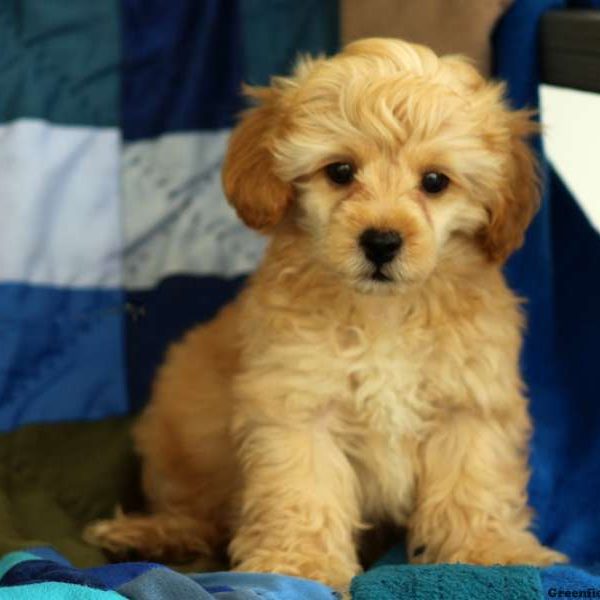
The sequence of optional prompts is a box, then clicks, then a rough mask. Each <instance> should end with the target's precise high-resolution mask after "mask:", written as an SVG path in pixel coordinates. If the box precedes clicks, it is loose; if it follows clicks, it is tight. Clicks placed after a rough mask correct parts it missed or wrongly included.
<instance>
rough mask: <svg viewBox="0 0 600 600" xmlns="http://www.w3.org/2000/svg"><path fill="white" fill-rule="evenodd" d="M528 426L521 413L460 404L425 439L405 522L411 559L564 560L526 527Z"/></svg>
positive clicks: (528, 518)
mask: <svg viewBox="0 0 600 600" xmlns="http://www.w3.org/2000/svg"><path fill="white" fill-rule="evenodd" d="M516 412H517V413H518V411H516ZM527 431H528V421H527V418H526V417H525V416H524V415H523V413H521V417H520V418H515V417H514V415H512V416H511V415H509V416H506V417H505V420H500V419H498V420H494V419H492V418H486V419H484V418H483V417H477V416H475V415H471V414H470V413H468V412H464V413H461V412H459V413H457V414H455V415H453V416H452V417H451V418H449V419H448V421H447V422H444V423H443V424H442V425H440V426H439V428H438V429H437V430H436V431H434V433H433V434H432V435H431V437H430V438H429V439H428V440H427V441H426V442H424V444H423V447H422V449H421V456H420V465H419V473H418V478H419V489H418V499H417V506H416V510H415V513H414V514H413V516H412V517H411V520H410V523H409V557H410V558H411V560H412V561H413V562H419V563H420V562H465V563H474V564H532V565H548V564H552V563H556V562H565V561H566V557H565V556H564V555H562V554H560V553H559V552H555V551H554V550H551V549H550V548H546V547H544V546H542V545H541V544H540V543H539V542H538V540H537V539H536V538H535V536H534V535H533V534H532V533H531V532H530V531H528V527H529V525H530V521H531V511H530V509H529V508H528V507H527V496H526V486H527V480H528V470H527V460H526V458H527V457H526V452H525V448H526V441H527Z"/></svg>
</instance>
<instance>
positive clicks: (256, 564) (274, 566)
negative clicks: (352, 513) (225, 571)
mask: <svg viewBox="0 0 600 600" xmlns="http://www.w3.org/2000/svg"><path fill="white" fill-rule="evenodd" d="M233 570H234V571H244V572H251V573H278V574H281V575H292V576H294V577H303V578H304V579H312V580H314V581H319V582H321V583H324V584H325V585H328V586H329V587H332V588H334V589H335V590H337V591H338V592H340V593H342V594H343V593H345V592H347V591H348V590H349V587H350V581H351V580H352V578H353V577H354V576H355V575H358V574H359V572H360V567H359V566H358V565H357V564H355V563H353V562H348V561H345V560H344V559H343V558H340V559H339V560H335V559H333V558H332V557H331V556H322V557H319V556H311V557H310V558H309V557H305V556H301V555H289V554H288V555H286V556H285V557H284V556H282V555H281V554H271V553H258V552H257V553H255V554H254V555H252V556H249V557H248V558H246V559H245V560H243V561H242V562H241V563H239V564H238V565H236V566H235V567H234V569H233Z"/></svg>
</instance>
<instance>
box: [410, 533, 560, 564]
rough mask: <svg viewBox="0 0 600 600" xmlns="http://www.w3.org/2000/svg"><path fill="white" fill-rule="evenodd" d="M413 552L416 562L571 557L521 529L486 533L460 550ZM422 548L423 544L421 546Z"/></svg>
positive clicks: (522, 561) (543, 561) (547, 561)
mask: <svg viewBox="0 0 600 600" xmlns="http://www.w3.org/2000/svg"><path fill="white" fill-rule="evenodd" d="M424 548H425V549H424V550H423V552H420V553H419V552H414V553H413V557H412V562H415V563H427V562H438V563H467V564H472V565H534V566H540V567H542V566H548V565H553V564H557V563H566V562H568V561H569V559H568V558H567V556H565V555H564V554H562V553H561V552H558V551H556V550H553V549H552V548H547V547H546V546H543V545H542V544H540V542H539V541H538V540H537V538H536V537H535V536H534V535H533V534H532V533H529V532H526V531H519V532H517V533H515V534H513V535H512V536H506V537H504V536H500V535H497V536H485V537H484V538H481V539H478V540H472V541H470V542H468V543H466V544H464V545H463V546H462V547H461V548H460V549H459V550H453V551H447V550H445V549H441V550H440V551H438V552H437V553H433V552H432V551H431V550H430V549H427V548H426V547H424ZM419 550H420V548H419Z"/></svg>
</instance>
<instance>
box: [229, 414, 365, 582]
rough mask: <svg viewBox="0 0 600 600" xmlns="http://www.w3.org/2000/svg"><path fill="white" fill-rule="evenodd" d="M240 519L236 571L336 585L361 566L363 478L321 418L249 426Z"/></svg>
mask: <svg viewBox="0 0 600 600" xmlns="http://www.w3.org/2000/svg"><path fill="white" fill-rule="evenodd" d="M242 431H243V432H242V437H241V440H240V445H239V449H240V462H241V464H242V466H243V472H244V481H245V483H244V489H243V492H242V503H241V504H242V505H241V519H240V522H239V524H238V527H237V531H236V532H235V534H234V537H233V540H232V542H231V545H230V555H231V559H232V563H233V565H234V567H235V568H236V570H240V571H262V572H274V573H284V574H288V575H296V576H299V577H306V578H309V579H316V580H319V581H322V582H323V583H326V584H328V585H331V586H333V587H337V588H343V587H345V586H347V584H348V583H349V581H350V579H351V578H352V577H353V576H354V575H356V574H357V573H358V571H359V565H358V561H357V556H356V549H355V539H354V537H355V532H356V530H357V528H358V527H359V526H360V525H359V509H358V498H357V482H356V479H355V474H354V472H353V470H352V468H351V466H350V464H349V463H348V460H347V459H346V457H345V455H344V454H343V452H342V451H341V450H340V448H339V447H338V445H337V444H336V442H335V440H334V439H333V437H332V436H331V434H330V433H329V432H328V431H327V429H326V428H325V427H324V426H323V425H322V424H319V423H310V424H307V423H304V424H298V425H295V424H294V423H293V422H292V423H289V424H287V425H283V424H281V423H266V422H263V423H260V424H258V423H256V422H254V423H247V424H246V425H245V426H244V427H243V428H242Z"/></svg>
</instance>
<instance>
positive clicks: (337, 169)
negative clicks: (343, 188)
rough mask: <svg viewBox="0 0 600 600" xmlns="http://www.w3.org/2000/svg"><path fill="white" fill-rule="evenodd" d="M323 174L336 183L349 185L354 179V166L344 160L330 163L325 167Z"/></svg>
mask: <svg viewBox="0 0 600 600" xmlns="http://www.w3.org/2000/svg"><path fill="white" fill-rule="evenodd" d="M325 174H326V175H327V178H328V179H329V181H331V182H333V183H335V184H336V185H349V184H350V183H352V182H353V181H354V166H353V165H352V164H350V163H345V162H336V163H331V164H330V165H327V166H326V167H325Z"/></svg>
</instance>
